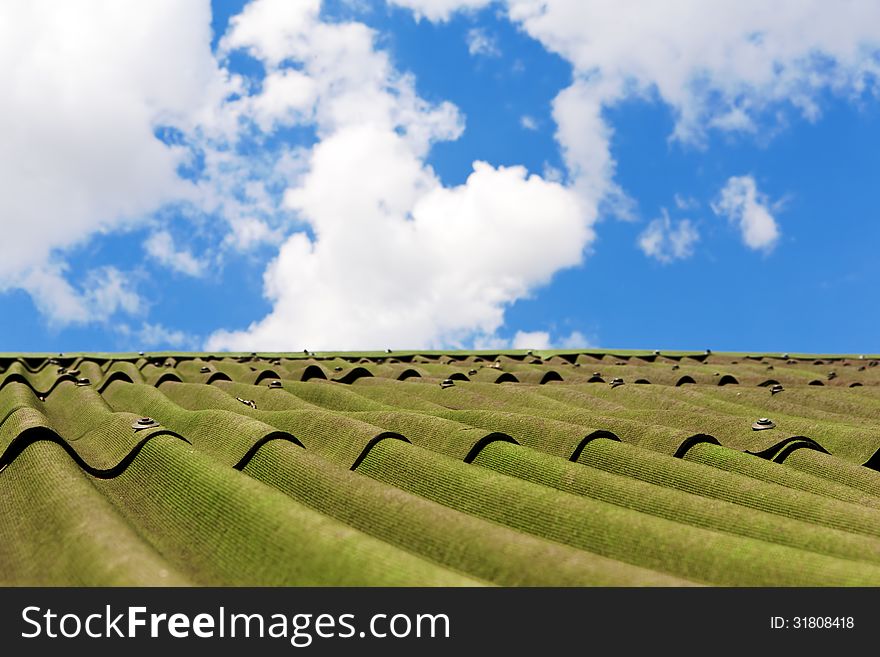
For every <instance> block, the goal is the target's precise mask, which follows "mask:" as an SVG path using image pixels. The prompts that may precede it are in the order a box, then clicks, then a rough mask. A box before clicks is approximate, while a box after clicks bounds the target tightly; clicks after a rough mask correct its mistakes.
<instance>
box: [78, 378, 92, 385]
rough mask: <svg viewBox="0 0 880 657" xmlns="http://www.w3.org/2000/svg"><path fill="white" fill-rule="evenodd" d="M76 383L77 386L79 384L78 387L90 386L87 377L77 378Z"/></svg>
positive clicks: (90, 383)
mask: <svg viewBox="0 0 880 657" xmlns="http://www.w3.org/2000/svg"><path fill="white" fill-rule="evenodd" d="M76 385H78V386H80V387H82V386H90V385H92V382H91V381H90V380H89V379H86V378H82V379H77V380H76Z"/></svg>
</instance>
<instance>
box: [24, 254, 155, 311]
mask: <svg viewBox="0 0 880 657" xmlns="http://www.w3.org/2000/svg"><path fill="white" fill-rule="evenodd" d="M65 270H66V267H65V265H64V264H63V263H59V262H57V261H52V262H48V263H45V264H42V265H40V266H38V267H31V268H29V269H28V270H27V272H26V273H24V274H23V275H22V277H21V279H19V280H18V281H17V283H18V286H19V287H22V288H24V289H26V290H28V291H29V292H30V295H31V298H32V299H33V301H34V304H35V305H36V306H37V308H38V309H39V310H40V311H41V312H42V313H43V314H44V315H45V316H46V317H47V318H48V320H49V323H50V325H51V326H54V327H60V326H64V325H67V324H87V323H91V322H103V321H106V320H107V319H108V318H109V317H110V316H111V315H113V314H114V313H116V312H117V311H123V312H127V313H134V312H136V311H137V310H138V309H139V308H140V307H142V303H143V301H142V299H141V298H140V297H139V296H138V294H137V292H135V291H134V290H133V288H132V285H131V282H130V281H129V279H128V278H127V277H126V276H125V274H123V273H122V272H120V271H119V270H118V269H116V268H115V267H100V268H98V269H93V270H91V271H90V272H88V274H87V275H86V277H85V280H84V281H83V283H82V285H81V287H80V289H77V288H76V287H74V286H73V285H71V284H70V282H68V280H67V278H66V276H65Z"/></svg>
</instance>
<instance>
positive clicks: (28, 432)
mask: <svg viewBox="0 0 880 657" xmlns="http://www.w3.org/2000/svg"><path fill="white" fill-rule="evenodd" d="M159 436H173V437H174V438H177V439H179V440H182V441H183V442H185V443H189V441H188V440H187V439H186V438H184V437H183V436H181V435H180V434H177V433H174V432H173V431H169V430H167V429H160V430H158V431H155V432H153V433H150V434H148V435H146V436H144V437H143V438H142V439H141V440H140V441H139V442H138V443H137V444H136V445H135V446H134V447H132V449H131V451H130V452H128V454H126V455H125V457H123V459H122V460H121V461H119V463H117V464H116V465H114V466H112V467H110V468H96V467H93V466H91V465H90V464H88V463H87V462H86V461H85V460H84V459H83V458H82V457H81V456H80V455H79V454H78V453H77V451H76V450H75V449H74V448H73V447H71V446H70V444H69V443H68V442H67V441H66V440H64V439H63V438H62V437H61V436H59V435H58V434H57V433H56V432H55V431H53V430H52V429H49V428H48V427H31V428H29V429H25V430H24V431H23V432H21V433H20V434H18V436H16V437H15V438H14V439H13V441H12V443H11V444H10V445H9V447H7V448H6V450H5V451H4V452H3V454H0V472H3V471H4V470H5V469H6V468H7V467H9V465H10V464H11V463H13V462H14V461H15V459H16V458H18V456H19V455H20V454H21V453H22V452H23V451H24V450H25V449H27V448H28V447H29V446H30V445H32V444H33V443H35V442H38V441H48V442H52V443H55V444H56V445H59V446H61V447H62V448H63V449H64V451H65V452H67V454H68V455H69V456H70V458H72V459H73V461H74V462H75V463H76V464H77V465H78V466H79V467H80V468H81V469H82V470H83V471H84V472H87V473H88V474H90V475H91V476H93V477H97V478H98V479H113V478H114V477H118V476H119V475H121V474H122V473H123V472H125V469H126V468H127V467H128V466H129V464H130V463H131V462H132V461H133V460H134V459H135V458H136V457H137V455H138V454H139V453H140V451H141V449H143V447H144V445H146V444H147V443H148V442H149V441H150V440H152V439H153V438H158V437H159Z"/></svg>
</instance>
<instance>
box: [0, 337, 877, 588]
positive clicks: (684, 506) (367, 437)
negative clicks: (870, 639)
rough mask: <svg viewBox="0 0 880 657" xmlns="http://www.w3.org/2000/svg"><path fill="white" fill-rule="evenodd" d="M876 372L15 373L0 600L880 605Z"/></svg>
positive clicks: (596, 365)
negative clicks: (590, 592) (137, 591)
mask: <svg viewBox="0 0 880 657" xmlns="http://www.w3.org/2000/svg"><path fill="white" fill-rule="evenodd" d="M878 364H880V359H878V358H876V357H870V356H868V357H859V356H857V355H855V356H829V355H822V356H812V355H793V356H792V355H789V354H767V355H757V354H715V353H707V352H699V353H687V352H669V353H666V352H664V353H656V352H599V351H595V350H592V351H589V352H534V353H533V352H503V353H494V352H492V353H490V352H448V353H441V352H401V353H398V352H394V353H388V352H375V353H335V354H331V353H319V354H313V353H311V352H305V353H302V354H185V353H176V354H170V353H162V354H149V355H140V354H138V355H134V354H132V355H128V354H77V355H59V356H54V357H46V356H40V355H15V354H8V355H2V356H0V500H2V501H0V584H4V585H79V584H85V585H233V586H235V585H251V586H253V585H344V586H348V585H368V586H370V585H383V586H415V585H425V586H480V585H502V586H597V585H598V586H633V585H636V586H683V585H723V586H840V585H869V586H877V585H880V471H878V470H880V367H878ZM780 386H781V389H780ZM761 418H769V419H770V420H771V421H772V422H770V423H766V422H765V423H757V420H759V419H761ZM765 427H770V428H765Z"/></svg>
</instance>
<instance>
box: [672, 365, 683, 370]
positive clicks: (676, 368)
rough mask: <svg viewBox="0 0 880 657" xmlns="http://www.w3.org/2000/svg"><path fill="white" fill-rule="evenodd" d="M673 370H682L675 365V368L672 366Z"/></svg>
mask: <svg viewBox="0 0 880 657" xmlns="http://www.w3.org/2000/svg"><path fill="white" fill-rule="evenodd" d="M672 369H673V370H678V369H681V368H680V367H679V366H678V365H673V366H672Z"/></svg>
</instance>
